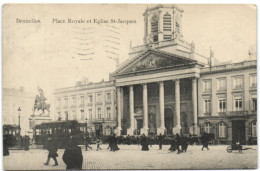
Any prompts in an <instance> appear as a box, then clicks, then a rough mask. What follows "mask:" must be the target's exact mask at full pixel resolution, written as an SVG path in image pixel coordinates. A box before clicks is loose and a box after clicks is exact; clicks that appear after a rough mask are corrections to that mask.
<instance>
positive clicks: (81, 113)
mask: <svg viewBox="0 0 260 171" xmlns="http://www.w3.org/2000/svg"><path fill="white" fill-rule="evenodd" d="M84 117H85V115H84V110H80V119H81V120H84Z"/></svg>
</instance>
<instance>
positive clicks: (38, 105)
mask: <svg viewBox="0 0 260 171" xmlns="http://www.w3.org/2000/svg"><path fill="white" fill-rule="evenodd" d="M38 91H39V93H40V96H39V95H36V97H35V102H34V107H33V113H35V110H36V109H37V111H39V110H42V112H43V113H41V114H40V115H42V114H45V112H44V111H45V110H47V111H48V112H49V113H50V104H47V103H45V101H46V100H47V98H46V97H45V96H44V92H43V90H42V89H41V88H40V87H38Z"/></svg>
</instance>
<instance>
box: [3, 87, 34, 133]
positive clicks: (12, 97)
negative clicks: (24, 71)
mask: <svg viewBox="0 0 260 171" xmlns="http://www.w3.org/2000/svg"><path fill="white" fill-rule="evenodd" d="M2 90H3V92H2V95H3V99H2V100H3V103H2V106H3V108H2V119H3V124H11V125H19V124H20V127H21V134H22V135H24V134H27V132H28V131H29V120H28V119H29V117H30V116H31V114H32V112H33V111H32V108H33V104H34V97H33V95H32V94H30V93H28V92H26V91H25V90H24V88H23V87H20V88H19V89H14V88H3V89H2ZM19 107H20V109H21V111H20V112H18V108H19ZM19 115H20V116H19ZM19 119H20V121H19Z"/></svg>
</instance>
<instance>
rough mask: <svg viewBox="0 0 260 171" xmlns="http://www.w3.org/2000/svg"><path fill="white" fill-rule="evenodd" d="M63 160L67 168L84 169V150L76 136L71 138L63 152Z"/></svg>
mask: <svg viewBox="0 0 260 171" xmlns="http://www.w3.org/2000/svg"><path fill="white" fill-rule="evenodd" d="M62 160H63V161H64V163H65V164H66V170H82V163H83V156H82V151H81V148H80V147H79V146H78V145H77V143H76V141H75V139H74V138H72V139H70V141H69V144H68V146H67V148H66V149H65V151H64V153H63V156H62Z"/></svg>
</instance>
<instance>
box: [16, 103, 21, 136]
mask: <svg viewBox="0 0 260 171" xmlns="http://www.w3.org/2000/svg"><path fill="white" fill-rule="evenodd" d="M17 111H18V126H19V133H21V111H22V110H21V108H20V107H19V108H18V109H17Z"/></svg>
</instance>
